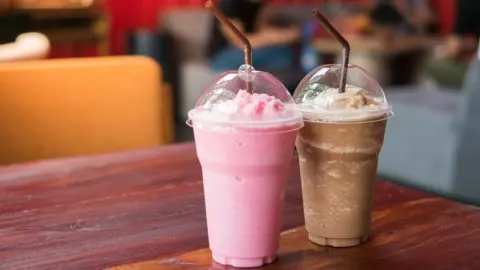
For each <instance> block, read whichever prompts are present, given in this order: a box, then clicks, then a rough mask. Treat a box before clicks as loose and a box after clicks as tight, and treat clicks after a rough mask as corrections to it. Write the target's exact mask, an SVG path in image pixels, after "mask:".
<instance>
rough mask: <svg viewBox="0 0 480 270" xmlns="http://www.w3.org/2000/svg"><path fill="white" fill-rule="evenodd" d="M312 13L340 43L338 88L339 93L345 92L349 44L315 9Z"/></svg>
mask: <svg viewBox="0 0 480 270" xmlns="http://www.w3.org/2000/svg"><path fill="white" fill-rule="evenodd" d="M312 15H313V16H315V17H317V19H318V20H319V21H320V23H321V24H322V25H323V27H325V29H327V31H328V33H330V35H332V36H333V37H334V38H335V39H336V40H337V41H338V42H339V43H340V44H341V45H342V48H343V50H342V66H341V74H340V86H339V88H338V92H339V93H344V92H345V85H346V84H347V67H348V59H349V58H350V44H348V41H347V40H346V39H345V38H344V37H343V36H342V35H341V34H340V33H339V32H338V31H337V30H336V29H335V28H334V27H333V25H332V24H330V22H329V21H328V20H327V19H326V18H325V17H323V15H322V14H320V12H319V11H318V10H317V9H314V10H312Z"/></svg>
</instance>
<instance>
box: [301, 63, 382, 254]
mask: <svg viewBox="0 0 480 270" xmlns="http://www.w3.org/2000/svg"><path fill="white" fill-rule="evenodd" d="M354 68H355V66H350V67H349V69H354ZM318 70H320V69H318ZM318 70H317V71H318ZM349 72H350V73H358V72H363V70H360V71H357V72H355V71H354V72H351V71H350V70H349ZM322 73H323V74H320V75H318V74H317V75H318V76H320V77H318V76H317V77H315V76H314V74H315V72H313V74H311V75H310V76H311V77H312V78H313V79H307V80H304V81H303V82H302V83H301V84H300V85H299V89H297V91H296V93H295V100H296V102H297V104H299V107H300V109H301V110H302V112H303V114H304V121H305V126H304V127H303V128H302V129H300V130H299V132H298V135H297V142H296V146H297V151H298V154H299V160H300V172H301V181H302V192H303V204H304V213H305V225H306V229H307V231H308V234H309V239H310V240H311V241H312V242H314V243H317V244H319V245H328V246H334V247H349V246H355V245H358V244H360V243H362V242H364V241H366V239H367V237H368V234H369V231H370V227H371V224H370V223H371V213H372V204H373V197H374V187H375V179H376V172H377V164H378V155H379V153H380V150H381V148H382V144H383V137H384V134H385V128H386V123H387V118H388V117H389V116H390V115H391V108H390V106H389V105H388V103H387V102H386V100H385V96H384V94H383V91H382V90H381V88H380V87H379V86H378V84H377V87H375V86H373V88H374V89H375V90H371V89H370V90H365V89H363V88H360V87H355V86H353V85H347V87H346V90H345V93H338V91H337V90H338V89H335V88H329V87H328V86H326V87H316V88H315V89H314V90H312V89H313V88H312V87H311V86H312V83H313V84H316V85H317V86H318V85H322V83H328V82H325V81H322V78H323V79H326V78H329V75H328V73H329V71H328V69H327V71H325V70H323V71H322ZM352 75H353V74H352ZM364 76H368V75H366V74H364ZM360 85H364V84H363V83H360ZM309 86H310V87H309ZM370 87H372V85H370ZM302 89H303V90H302ZM297 92H298V93H297ZM306 92H307V93H306ZM302 93H303V94H302Z"/></svg>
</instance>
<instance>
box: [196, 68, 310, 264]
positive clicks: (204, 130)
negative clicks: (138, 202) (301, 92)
mask: <svg viewBox="0 0 480 270" xmlns="http://www.w3.org/2000/svg"><path fill="white" fill-rule="evenodd" d="M247 83H250V84H251V90H252V92H253V94H249V93H247V92H246V91H245V89H246V87H247V86H246V85H247ZM188 124H189V125H190V126H192V127H193V129H194V135H195V143H196V149H197V155H198V159H199V160H200V163H201V166H202V173H203V183H204V190H205V205H206V213H207V225H208V238H209V244H210V249H211V250H212V256H213V259H214V260H215V261H216V262H218V263H221V264H225V265H232V266H236V267H258V266H261V265H263V264H265V263H270V262H272V261H273V260H274V258H275V252H276V251H277V248H278V240H279V235H280V230H281V227H282V211H283V204H284V196H285V186H286V181H287V174H288V170H289V168H290V165H291V159H292V155H293V150H294V144H295V137H296V132H297V130H298V129H299V128H300V127H301V126H302V125H303V121H302V115H301V113H300V112H299V111H298V110H297V109H296V107H295V105H294V102H293V99H292V97H291V95H290V94H289V92H288V91H287V89H286V88H285V87H284V86H283V85H282V83H281V82H279V81H278V80H277V79H276V78H275V77H273V76H272V75H271V74H269V73H265V72H260V71H254V70H253V71H251V72H249V73H246V72H245V69H243V68H241V69H240V70H239V71H228V72H225V73H223V74H220V75H219V76H217V77H216V78H215V79H214V80H213V82H212V83H211V84H210V85H209V86H208V87H207V88H206V89H205V91H204V92H203V93H202V95H201V96H200V98H199V99H198V102H197V104H196V106H195V108H194V109H193V110H191V111H190V112H189V120H188Z"/></svg>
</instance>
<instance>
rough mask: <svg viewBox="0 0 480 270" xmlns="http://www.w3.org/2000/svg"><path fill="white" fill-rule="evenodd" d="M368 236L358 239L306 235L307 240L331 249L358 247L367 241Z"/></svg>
mask: <svg viewBox="0 0 480 270" xmlns="http://www.w3.org/2000/svg"><path fill="white" fill-rule="evenodd" d="M367 238H368V235H366V236H362V237H358V238H325V237H320V236H315V235H311V234H309V235H308V239H309V240H310V241H311V242H313V243H315V244H317V245H321V246H331V247H353V246H358V245H360V244H361V243H363V242H365V241H367Z"/></svg>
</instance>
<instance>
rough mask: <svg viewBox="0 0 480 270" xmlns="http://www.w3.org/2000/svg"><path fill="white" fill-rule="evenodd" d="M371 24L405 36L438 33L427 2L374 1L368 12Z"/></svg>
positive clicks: (424, 0) (432, 13) (435, 21)
mask: <svg viewBox="0 0 480 270" xmlns="http://www.w3.org/2000/svg"><path fill="white" fill-rule="evenodd" d="M370 17H371V20H372V22H373V24H374V25H375V26H377V27H380V28H385V27H388V28H392V29H394V30H395V31H396V32H403V33H407V34H432V33H436V32H437V31H438V23H437V18H436V16H435V14H434V12H433V9H432V8H431V3H430V1H428V0H376V2H375V5H374V6H373V7H372V9H371V11H370Z"/></svg>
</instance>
